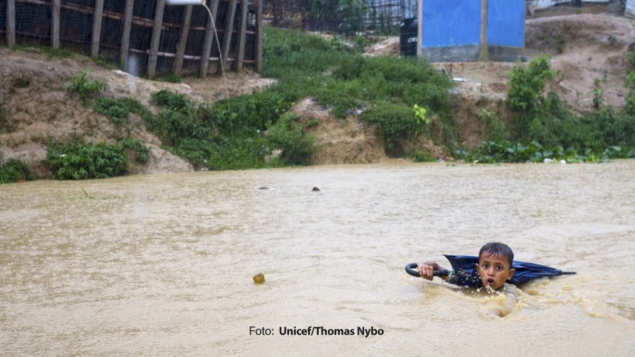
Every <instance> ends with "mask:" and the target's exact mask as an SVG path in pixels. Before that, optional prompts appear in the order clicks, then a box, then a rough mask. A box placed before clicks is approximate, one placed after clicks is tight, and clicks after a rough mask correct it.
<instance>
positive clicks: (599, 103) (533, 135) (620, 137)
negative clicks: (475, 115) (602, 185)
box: [463, 57, 635, 163]
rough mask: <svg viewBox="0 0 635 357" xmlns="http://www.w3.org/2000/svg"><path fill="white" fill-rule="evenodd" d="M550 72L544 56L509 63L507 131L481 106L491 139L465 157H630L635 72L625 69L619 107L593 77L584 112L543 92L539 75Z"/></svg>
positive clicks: (493, 159) (585, 159)
mask: <svg viewBox="0 0 635 357" xmlns="http://www.w3.org/2000/svg"><path fill="white" fill-rule="evenodd" d="M629 59H630V57H629ZM633 61H634V62H635V57H634V58H633ZM554 75H555V73H554V72H553V70H552V69H551V66H550V64H549V58H548V57H538V58H536V59H534V60H532V61H531V62H530V63H529V66H528V67H527V68H525V67H524V66H522V65H520V64H519V65H516V66H514V68H513V69H512V71H511V72H510V74H509V78H510V80H509V87H510V90H509V94H508V99H509V105H510V107H511V108H512V109H515V110H516V115H517V116H516V118H515V119H514V125H513V127H512V130H511V132H507V131H506V130H505V129H506V128H505V127H504V126H501V123H500V122H498V120H497V119H496V118H495V117H494V116H493V115H492V114H491V113H489V112H486V111H484V112H482V115H481V118H482V119H483V120H485V121H487V122H488V126H489V127H490V130H491V135H490V138H491V139H492V141H488V142H485V143H483V144H482V145H481V146H480V147H478V148H476V149H475V150H472V151H471V152H469V153H464V152H463V155H464V158H465V160H466V161H478V162H482V163H492V162H527V161H529V162H543V161H544V160H557V161H560V160H565V161H566V162H571V163H573V162H598V161H599V162H603V161H606V160H608V159H611V158H633V157H635V149H633V148H635V115H634V114H635V72H631V73H630V74H629V89H630V92H629V94H628V96H627V104H626V106H625V108H624V109H623V110H615V109H613V108H610V107H606V106H604V103H603V100H602V94H603V93H602V90H601V89H600V81H599V80H596V81H595V82H594V89H593V90H592V94H593V95H594V100H593V106H594V108H595V109H596V112H594V113H589V114H584V115H575V114H573V113H571V111H570V110H569V109H568V107H567V106H566V104H565V103H564V102H562V100H561V99H560V98H559V97H558V96H557V95H556V94H555V93H553V92H552V93H549V94H547V95H545V94H544V88H545V83H544V81H545V80H547V79H551V78H553V77H554ZM508 138H509V141H507V140H506V139H508Z"/></svg>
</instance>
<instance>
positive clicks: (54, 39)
mask: <svg viewBox="0 0 635 357" xmlns="http://www.w3.org/2000/svg"><path fill="white" fill-rule="evenodd" d="M60 5H61V0H53V4H52V6H51V20H52V21H51V46H53V48H56V49H57V48H60Z"/></svg>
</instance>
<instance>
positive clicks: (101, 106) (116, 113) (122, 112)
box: [93, 97, 130, 125]
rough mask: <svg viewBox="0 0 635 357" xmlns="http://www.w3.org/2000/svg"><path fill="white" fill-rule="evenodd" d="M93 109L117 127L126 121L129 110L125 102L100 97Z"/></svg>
mask: <svg viewBox="0 0 635 357" xmlns="http://www.w3.org/2000/svg"><path fill="white" fill-rule="evenodd" d="M93 109H94V110H95V111H96V112H98V113H101V114H103V115H105V116H106V117H107V118H108V119H110V121H112V122H113V123H115V124H118V125H120V124H123V123H124V122H125V121H126V120H127V119H128V115H130V110H129V109H128V107H127V106H126V104H125V102H120V101H119V100H117V99H111V98H104V97H100V98H99V99H97V101H96V102H95V104H94V106H93Z"/></svg>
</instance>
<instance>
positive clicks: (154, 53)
mask: <svg viewBox="0 0 635 357" xmlns="http://www.w3.org/2000/svg"><path fill="white" fill-rule="evenodd" d="M164 10H165V0H157V7H156V10H155V11H154V26H152V40H151V42H150V56H149V57H148V78H150V79H153V78H154V76H155V75H156V73H157V57H158V54H159V43H160V42H161V26H162V25H163V12H164Z"/></svg>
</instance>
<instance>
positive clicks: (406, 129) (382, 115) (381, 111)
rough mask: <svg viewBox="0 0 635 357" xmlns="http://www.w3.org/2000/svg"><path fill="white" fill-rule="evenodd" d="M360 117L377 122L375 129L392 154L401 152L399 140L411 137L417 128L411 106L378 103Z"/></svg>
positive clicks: (369, 121)
mask: <svg viewBox="0 0 635 357" xmlns="http://www.w3.org/2000/svg"><path fill="white" fill-rule="evenodd" d="M362 119H363V120H364V121H366V122H368V123H377V131H378V133H379V135H381V137H382V139H383V140H384V143H385V145H386V151H387V152H388V153H390V154H391V155H393V156H398V155H401V154H403V149H402V147H401V145H400V142H401V140H404V139H408V138H411V137H412V136H413V135H414V134H415V131H416V129H417V120H416V118H415V116H414V115H413V113H412V108H410V107H407V106H405V105H399V104H392V103H380V104H376V105H375V106H373V107H372V108H370V109H368V111H366V112H365V113H364V116H363V117H362Z"/></svg>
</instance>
